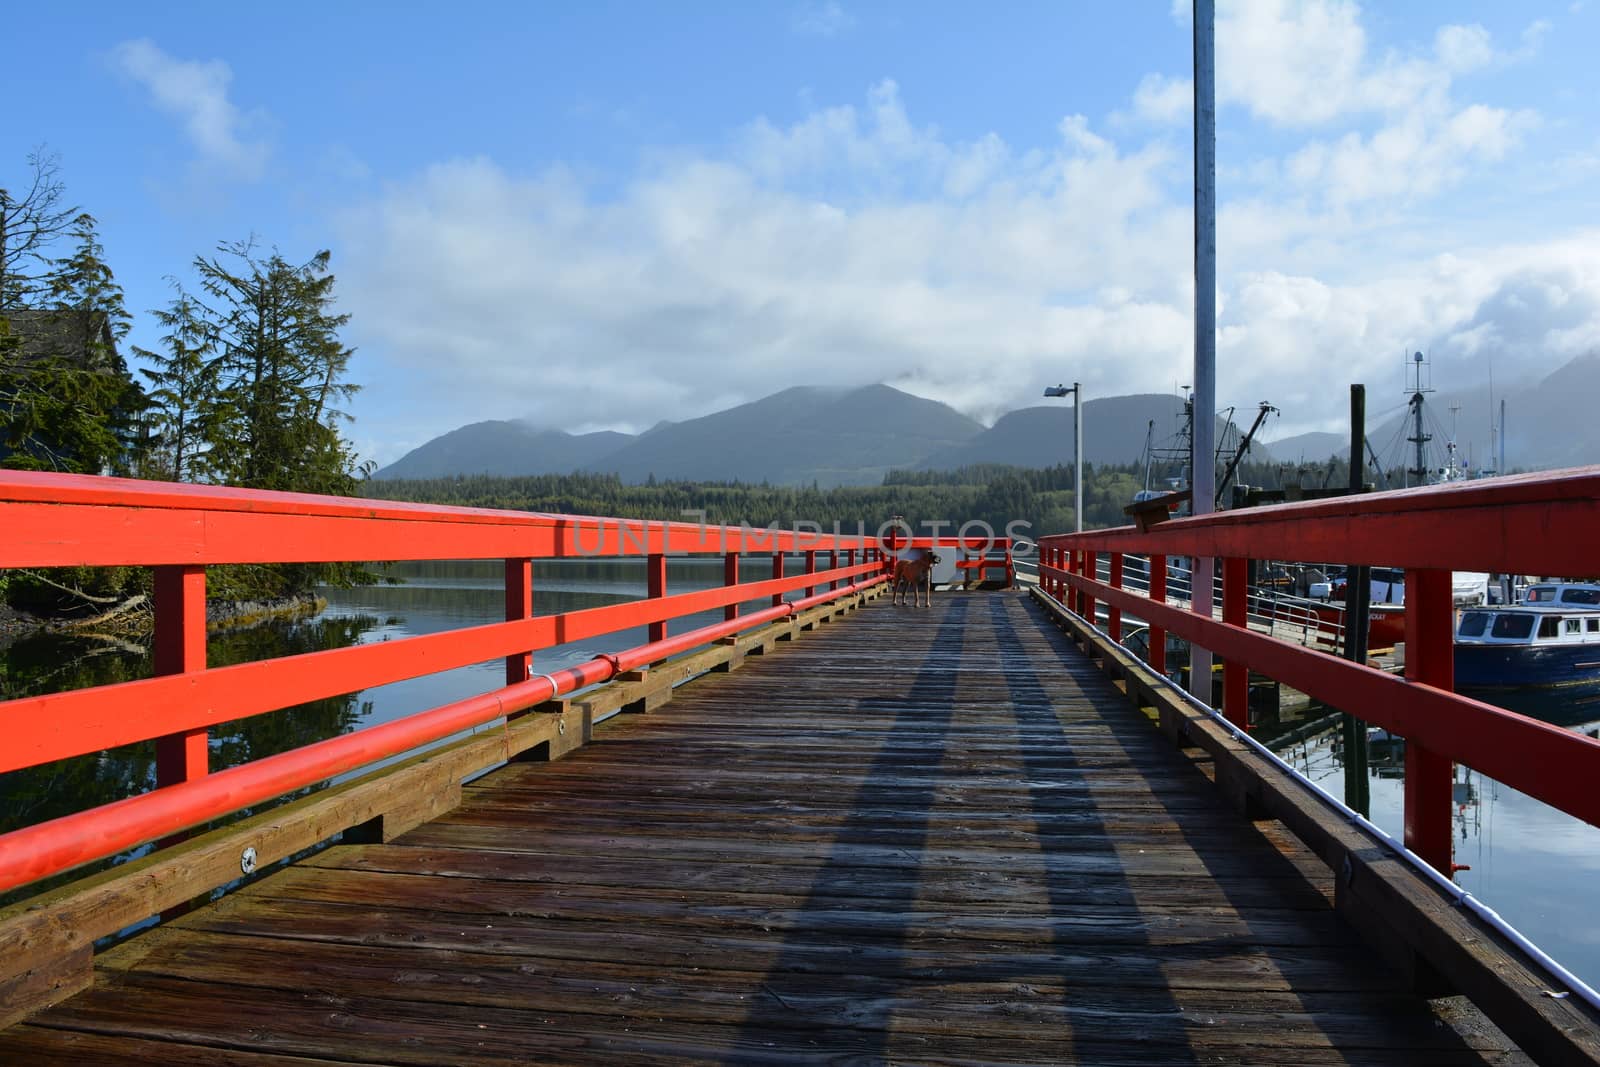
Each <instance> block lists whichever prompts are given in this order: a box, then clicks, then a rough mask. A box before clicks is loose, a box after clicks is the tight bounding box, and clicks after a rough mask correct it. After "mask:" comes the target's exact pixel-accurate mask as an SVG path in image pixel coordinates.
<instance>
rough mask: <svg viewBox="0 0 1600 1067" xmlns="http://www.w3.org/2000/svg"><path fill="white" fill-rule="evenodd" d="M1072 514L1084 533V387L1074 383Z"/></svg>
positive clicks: (1079, 528) (1079, 529) (1078, 527)
mask: <svg viewBox="0 0 1600 1067" xmlns="http://www.w3.org/2000/svg"><path fill="white" fill-rule="evenodd" d="M1072 512H1073V517H1074V518H1076V519H1077V521H1078V526H1077V530H1078V532H1079V533H1083V386H1082V385H1080V384H1079V383H1077V382H1073V383H1072Z"/></svg>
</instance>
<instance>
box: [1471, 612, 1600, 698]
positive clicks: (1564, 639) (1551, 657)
mask: <svg viewBox="0 0 1600 1067" xmlns="http://www.w3.org/2000/svg"><path fill="white" fill-rule="evenodd" d="M1549 588H1552V589H1556V590H1558V591H1559V590H1561V589H1563V588H1565V589H1570V590H1572V591H1574V593H1575V594H1576V595H1588V594H1589V593H1591V592H1592V593H1593V594H1594V597H1595V599H1594V600H1590V601H1587V602H1582V601H1576V600H1573V601H1562V602H1558V603H1553V602H1550V601H1547V600H1542V599H1541V600H1538V601H1533V602H1526V601H1525V602H1523V603H1519V604H1513V605H1509V606H1506V607H1492V608H1491V607H1485V608H1472V609H1469V610H1467V611H1464V612H1462V614H1461V620H1460V622H1458V623H1457V624H1456V641H1455V682H1456V688H1457V689H1461V690H1485V691H1495V690H1546V691H1556V690H1559V691H1561V692H1562V693H1563V694H1571V695H1587V694H1591V693H1600V586H1587V587H1584V586H1565V587H1563V586H1552V587H1549Z"/></svg>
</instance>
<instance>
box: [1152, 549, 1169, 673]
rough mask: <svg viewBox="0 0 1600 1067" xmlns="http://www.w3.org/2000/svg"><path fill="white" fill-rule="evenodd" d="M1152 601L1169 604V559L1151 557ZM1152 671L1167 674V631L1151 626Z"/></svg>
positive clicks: (1153, 624)
mask: <svg viewBox="0 0 1600 1067" xmlns="http://www.w3.org/2000/svg"><path fill="white" fill-rule="evenodd" d="M1150 599H1151V600H1154V601H1155V602H1156V603H1158V604H1165V603H1166V602H1167V557H1166V556H1151V557H1150ZM1148 632H1149V634H1150V669H1151V670H1153V671H1155V672H1156V673H1157V674H1166V673H1167V631H1166V630H1165V629H1164V628H1162V627H1160V626H1157V625H1156V624H1155V623H1151V624H1150V629H1149V631H1148Z"/></svg>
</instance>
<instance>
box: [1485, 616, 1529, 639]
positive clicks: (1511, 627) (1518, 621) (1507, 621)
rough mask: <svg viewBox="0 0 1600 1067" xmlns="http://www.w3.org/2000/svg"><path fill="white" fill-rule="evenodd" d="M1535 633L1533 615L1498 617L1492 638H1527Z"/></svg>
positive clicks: (1492, 631)
mask: <svg viewBox="0 0 1600 1067" xmlns="http://www.w3.org/2000/svg"><path fill="white" fill-rule="evenodd" d="M1531 633H1533V616H1532V615H1496V616H1495V617H1494V629H1493V630H1490V631H1489V636H1490V637H1527V636H1528V635H1529V634H1531Z"/></svg>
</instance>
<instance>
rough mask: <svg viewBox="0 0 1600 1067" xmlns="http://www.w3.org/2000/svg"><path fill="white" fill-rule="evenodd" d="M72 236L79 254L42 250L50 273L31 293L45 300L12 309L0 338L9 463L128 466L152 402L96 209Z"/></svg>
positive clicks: (0, 406)
mask: <svg viewBox="0 0 1600 1067" xmlns="http://www.w3.org/2000/svg"><path fill="white" fill-rule="evenodd" d="M71 235H72V236H73V237H75V238H76V239H77V245H76V247H75V249H74V251H73V252H72V254H71V255H69V256H66V257H64V258H60V259H49V260H44V259H43V256H42V254H41V255H38V256H35V257H34V258H35V259H37V260H41V261H43V262H45V263H46V264H47V266H48V271H46V272H44V273H40V274H37V275H35V276H34V281H33V282H32V283H30V285H29V287H28V288H27V291H28V292H29V293H31V294H36V295H39V296H40V297H41V298H42V300H43V306H40V307H13V308H11V309H10V310H9V311H8V312H7V313H6V315H5V322H6V329H7V332H8V333H9V334H10V336H9V337H8V338H7V341H6V343H5V344H3V345H0V447H3V449H4V452H5V455H4V457H3V459H0V463H3V464H4V465H5V466H8V467H14V468H23V469H32V470H60V471H70V472H76V473H85V474H99V473H100V472H102V471H106V470H109V471H111V472H113V473H118V474H121V473H126V472H127V471H128V470H129V469H130V467H131V465H132V451H133V446H134V426H135V423H136V420H137V417H138V414H139V412H140V410H141V409H142V407H143V402H144V397H143V392H142V391H141V390H140V389H139V387H138V384H137V383H136V382H135V381H134V380H133V377H132V375H130V374H129V373H128V366H127V363H126V362H125V361H124V360H123V358H122V356H121V354H120V353H118V351H117V344H116V342H117V340H118V338H119V337H121V336H123V335H125V334H126V333H127V329H128V322H129V319H130V316H129V315H128V312H127V309H126V308H125V307H124V305H123V299H122V288H121V287H120V286H119V285H118V284H117V282H116V279H115V277H114V276H113V275H112V273H111V268H110V267H109V266H108V265H107V264H106V262H105V251H104V249H103V248H102V247H101V245H100V240H99V237H98V235H97V234H96V232H95V220H94V218H93V216H90V215H87V214H82V213H80V214H78V215H77V216H76V217H75V218H74V219H73V220H72V229H71ZM13 277H14V276H13ZM13 288H14V289H19V290H20V289H21V288H22V287H21V283H17V284H16V285H14V286H13Z"/></svg>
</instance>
